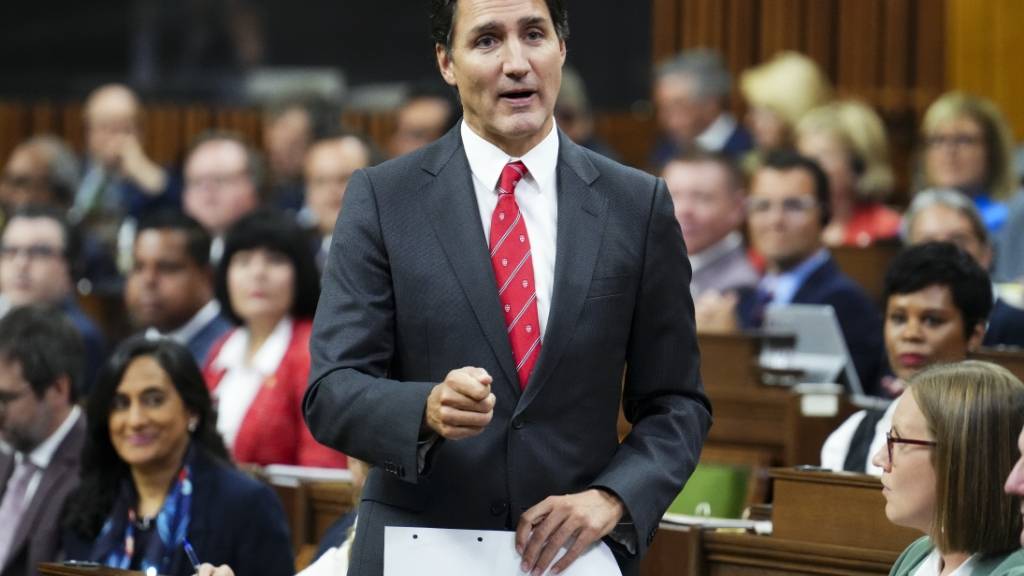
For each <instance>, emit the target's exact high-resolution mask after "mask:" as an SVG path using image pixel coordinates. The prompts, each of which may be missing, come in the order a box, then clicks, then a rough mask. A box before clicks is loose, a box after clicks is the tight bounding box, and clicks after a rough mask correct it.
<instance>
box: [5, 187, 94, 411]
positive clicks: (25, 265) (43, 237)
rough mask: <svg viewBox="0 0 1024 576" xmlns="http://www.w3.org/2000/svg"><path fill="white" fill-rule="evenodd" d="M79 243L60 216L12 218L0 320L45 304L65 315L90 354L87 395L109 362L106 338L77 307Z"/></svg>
mask: <svg viewBox="0 0 1024 576" xmlns="http://www.w3.org/2000/svg"><path fill="white" fill-rule="evenodd" d="M79 244H80V243H79V242H78V241H76V240H74V235H73V232H72V230H71V227H70V226H69V225H68V223H67V220H65V219H64V216H63V215H62V214H61V212H59V211H58V210H56V209H54V208H49V207H42V206H25V207H23V208H20V209H18V210H17V211H15V212H14V214H12V215H11V217H10V219H9V220H8V222H7V226H6V227H5V228H4V231H3V236H2V237H0V314H4V313H6V312H7V310H8V309H10V308H13V307H16V306H25V305H30V304H40V305H47V306H53V307H55V308H59V309H61V310H62V311H63V312H64V313H65V314H66V315H67V316H68V318H69V319H70V320H71V322H72V323H73V324H74V325H75V327H76V328H77V329H78V331H79V333H80V334H81V337H82V340H83V342H84V344H85V350H86V368H85V373H84V377H83V378H82V379H81V380H80V383H81V385H82V388H81V389H80V390H79V392H80V393H81V394H82V395H86V394H88V391H89V390H90V389H91V388H92V384H93V382H94V381H95V379H96V373H97V372H98V371H99V366H100V363H101V362H102V361H103V358H104V349H105V345H104V342H103V336H102V334H101V333H100V330H99V329H98V328H97V327H96V325H95V324H93V322H92V321H91V320H90V319H89V318H88V317H87V316H86V315H85V313H83V312H82V310H81V309H80V308H79V307H78V304H77V303H76V301H75V290H74V280H73V274H72V268H73V265H72V263H74V262H76V257H77V254H78V247H79Z"/></svg>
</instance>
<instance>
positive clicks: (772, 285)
mask: <svg viewBox="0 0 1024 576" xmlns="http://www.w3.org/2000/svg"><path fill="white" fill-rule="evenodd" d="M828 256H829V254H828V250H826V249H824V248H821V249H819V250H818V251H817V252H815V253H814V254H812V255H811V256H810V257H808V258H807V259H806V260H804V261H803V262H801V263H799V264H797V265H796V266H794V267H793V268H790V269H789V270H786V271H785V272H783V273H781V274H767V275H765V277H764V278H762V279H761V283H760V285H759V287H760V288H761V289H762V290H766V291H767V292H769V293H770V294H771V295H772V305H783V304H789V303H790V302H792V301H793V297H794V296H796V293H797V292H798V291H799V290H800V287H801V286H803V284H804V282H805V281H806V280H807V278H808V277H809V276H810V275H811V274H812V273H814V271H815V270H817V269H818V267H820V266H821V265H822V264H824V263H825V261H826V260H828Z"/></svg>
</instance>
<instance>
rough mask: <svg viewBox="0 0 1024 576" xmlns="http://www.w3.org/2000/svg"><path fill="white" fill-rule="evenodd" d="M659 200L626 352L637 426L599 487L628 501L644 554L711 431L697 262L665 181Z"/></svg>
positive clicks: (628, 392) (631, 413) (631, 415)
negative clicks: (697, 307) (697, 317)
mask: <svg viewBox="0 0 1024 576" xmlns="http://www.w3.org/2000/svg"><path fill="white" fill-rule="evenodd" d="M652 202H653V206H652V209H651V216H650V220H649V222H648V226H647V236H646V246H645V248H644V260H643V267H642V277H641V280H640V284H639V294H638V295H637V299H636V308H635V309H634V313H633V324H632V327H631V330H630V338H629V344H628V348H627V351H626V353H627V356H626V364H627V368H626V381H625V387H624V390H623V409H624V412H625V415H626V418H627V420H629V422H630V423H631V424H632V425H633V428H632V430H631V431H630V433H629V435H627V436H626V438H625V439H624V440H623V442H622V444H621V445H620V446H619V449H618V450H617V452H616V454H615V456H614V457H613V459H612V462H611V463H610V464H609V466H608V467H607V468H606V469H605V471H604V473H603V474H602V475H601V476H600V477H598V478H597V480H596V481H595V482H594V483H593V485H594V486H599V487H603V488H606V489H609V490H611V491H612V492H614V493H615V494H617V495H618V496H619V498H620V499H621V500H622V502H623V504H624V505H625V507H626V509H627V510H628V511H629V517H630V518H631V519H632V521H633V524H634V528H635V530H636V536H637V539H636V541H637V543H638V544H639V550H638V552H639V553H641V554H643V552H644V551H645V549H646V547H647V546H649V545H650V543H651V541H652V540H653V538H654V532H655V530H656V529H657V527H658V523H659V522H660V520H661V516H662V515H663V514H664V513H665V510H666V509H667V508H668V505H669V504H670V503H671V502H672V500H673V499H674V498H675V497H676V495H677V494H678V493H679V491H680V490H681V489H682V486H683V485H684V484H685V483H686V480H687V479H688V478H689V477H690V474H691V473H692V472H693V469H694V468H695V467H696V465H697V460H698V459H699V458H700V451H701V447H702V446H703V444H704V439H705V437H706V436H707V431H708V428H709V427H710V426H711V405H710V403H709V402H708V400H707V398H706V397H705V395H704V389H703V385H702V384H701V380H700V353H699V351H698V349H697V338H696V331H695V324H694V317H693V299H692V298H691V297H690V290H689V284H690V274H691V272H690V263H689V260H688V259H687V256H686V248H685V246H684V244H683V239H682V233H681V231H680V229H679V224H678V223H677V221H676V220H675V218H674V216H673V211H672V203H671V200H670V199H669V195H668V191H667V189H666V188H665V184H664V182H663V181H662V180H660V179H659V180H658V181H657V184H656V190H655V193H654V194H653V200H652Z"/></svg>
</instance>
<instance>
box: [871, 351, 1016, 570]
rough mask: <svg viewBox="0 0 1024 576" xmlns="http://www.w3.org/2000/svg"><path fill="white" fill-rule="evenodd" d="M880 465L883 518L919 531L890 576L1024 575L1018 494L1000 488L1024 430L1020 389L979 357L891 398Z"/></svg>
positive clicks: (934, 371) (935, 372) (936, 370)
mask: <svg viewBox="0 0 1024 576" xmlns="http://www.w3.org/2000/svg"><path fill="white" fill-rule="evenodd" d="M897 402H898V404H897V406H896V411H895V413H894V414H893V419H892V429H891V430H890V431H889V434H888V435H887V437H886V444H885V446H883V447H882V448H880V449H879V450H878V451H877V452H876V453H875V455H874V459H873V462H874V464H875V465H876V466H878V467H880V468H882V470H883V473H882V486H883V490H882V492H883V494H884V495H885V500H886V505H885V515H886V516H887V517H888V518H889V521H890V522H892V523H894V524H898V525H900V526H906V527H908V528H913V529H915V530H920V531H921V532H923V533H924V534H925V536H924V537H923V538H920V539H919V540H917V541H916V542H914V543H913V544H911V545H910V547H908V548H907V549H906V550H904V551H903V554H901V555H900V557H899V559H898V560H897V561H896V564H895V565H893V567H892V571H891V572H890V573H889V574H890V576H987V575H993V576H995V575H1011V574H1024V551H1021V550H1020V548H1019V547H1020V540H1019V537H1020V533H1021V514H1020V498H1018V497H1017V496H1014V495H1011V494H1007V493H1005V492H1004V491H1003V483H1004V480H1005V479H1006V477H1007V475H1008V474H1009V472H1010V470H1011V469H1012V468H1013V466H1014V462H1015V461H1016V456H1017V454H1016V445H1015V440H1016V437H1017V433H1018V432H1019V430H1020V429H1021V426H1022V425H1024V384H1022V383H1021V381H1020V380H1018V379H1017V378H1016V377H1014V376H1013V375H1012V374H1011V373H1010V372H1009V371H1007V370H1006V369H1004V368H1002V367H999V366H996V365H994V364H989V363H985V362H977V361H965V362H960V363H956V364H945V365H938V366H935V367H932V368H929V369H927V370H925V371H923V372H920V373H919V374H917V375H915V376H914V377H913V378H911V380H910V386H909V388H908V389H907V391H906V392H905V393H904V394H903V395H902V396H900V399H899V400H898V401H897Z"/></svg>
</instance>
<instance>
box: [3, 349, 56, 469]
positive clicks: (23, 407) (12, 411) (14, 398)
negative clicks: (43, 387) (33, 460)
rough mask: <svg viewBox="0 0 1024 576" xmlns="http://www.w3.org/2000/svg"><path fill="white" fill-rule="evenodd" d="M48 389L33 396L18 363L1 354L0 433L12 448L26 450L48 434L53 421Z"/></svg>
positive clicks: (49, 390)
mask: <svg viewBox="0 0 1024 576" xmlns="http://www.w3.org/2000/svg"><path fill="white" fill-rule="evenodd" d="M53 392H54V391H52V390H51V389H47V391H46V392H45V393H44V395H43V398H39V397H37V396H36V394H35V392H34V391H33V390H32V387H31V385H29V383H28V382H27V381H26V380H25V378H23V377H22V374H21V363H20V362H18V361H15V360H9V359H7V358H0V436H2V437H3V439H4V441H6V442H7V443H8V444H10V445H11V446H12V447H13V448H14V449H15V450H17V451H19V452H22V453H25V454H27V453H29V452H31V451H32V450H34V449H35V448H36V446H39V444H40V443H42V442H43V440H46V437H47V436H49V433H50V429H51V427H52V424H53V415H52V410H51V409H50V406H49V404H48V400H49V398H47V396H48V395H50V394H51V393H53Z"/></svg>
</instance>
